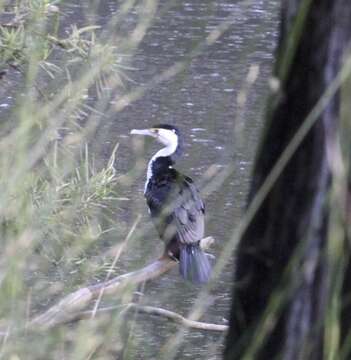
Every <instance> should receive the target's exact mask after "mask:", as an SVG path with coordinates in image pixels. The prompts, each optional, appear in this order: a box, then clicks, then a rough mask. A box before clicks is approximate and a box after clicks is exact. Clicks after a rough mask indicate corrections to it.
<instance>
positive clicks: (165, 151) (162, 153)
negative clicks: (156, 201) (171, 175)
mask: <svg viewBox="0 0 351 360" xmlns="http://www.w3.org/2000/svg"><path fill="white" fill-rule="evenodd" d="M177 146H178V140H177V139H176V140H175V141H172V142H170V143H169V144H168V145H167V146H166V147H164V148H162V149H161V150H159V151H157V153H156V154H155V155H154V156H153V157H152V158H151V160H150V161H149V164H148V165H147V173H146V182H145V186H144V194H145V193H146V188H147V184H148V183H149V180H150V179H151V177H152V175H153V173H152V165H153V162H154V161H155V160H156V159H157V158H159V157H167V156H170V155H172V154H174V153H175V151H176V150H177Z"/></svg>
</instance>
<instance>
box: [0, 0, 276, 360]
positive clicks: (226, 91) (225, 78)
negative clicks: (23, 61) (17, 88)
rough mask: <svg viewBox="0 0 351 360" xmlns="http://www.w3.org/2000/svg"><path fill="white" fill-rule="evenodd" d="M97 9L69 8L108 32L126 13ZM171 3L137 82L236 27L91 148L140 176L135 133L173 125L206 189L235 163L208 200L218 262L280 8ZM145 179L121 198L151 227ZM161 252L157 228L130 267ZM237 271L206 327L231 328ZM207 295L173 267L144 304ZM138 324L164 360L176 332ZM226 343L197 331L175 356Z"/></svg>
mask: <svg viewBox="0 0 351 360" xmlns="http://www.w3.org/2000/svg"><path fill="white" fill-rule="evenodd" d="M89 4H90V2H72V3H70V4H66V5H65V8H64V13H65V14H66V15H65V16H66V17H65V22H66V27H67V28H68V27H69V26H70V24H71V23H77V24H78V25H80V26H84V25H86V24H87V22H90V23H98V24H100V25H101V26H102V27H104V24H106V23H107V22H108V20H109V18H110V17H111V15H113V14H114V13H115V12H116V11H118V6H116V1H101V3H100V6H99V8H98V14H99V15H98V16H96V14H95V15H93V14H91V15H90V8H89ZM162 5H163V6H160V13H159V14H158V16H157V17H156V19H155V21H154V23H153V25H152V27H151V28H150V29H149V31H148V32H147V35H146V36H145V38H144V39H143V41H142V43H141V45H140V47H139V48H138V49H137V51H136V53H135V55H134V57H133V60H132V66H133V67H134V68H135V69H136V70H135V71H133V72H132V73H131V74H129V76H130V77H131V78H132V79H133V81H134V82H135V84H136V85H140V84H145V83H147V82H148V81H149V80H150V79H151V78H152V77H154V76H155V75H157V74H159V73H160V72H162V71H163V70H165V69H167V68H168V67H170V66H172V65H173V64H174V63H175V62H177V61H180V60H184V59H186V58H187V57H188V54H189V52H190V51H191V50H192V49H194V47H195V46H197V45H198V44H200V43H202V42H203V41H204V39H205V38H206V36H208V34H209V33H211V31H213V30H214V29H215V28H216V26H218V25H219V24H220V23H221V22H223V21H225V20H226V19H228V18H229V17H231V18H232V19H233V24H232V25H231V26H230V28H229V29H228V30H227V31H226V32H225V33H224V35H223V36H221V37H220V38H219V39H218V40H217V41H216V42H215V43H214V44H213V45H212V46H210V47H208V48H206V49H205V50H204V51H203V52H202V53H200V54H198V55H197V56H196V57H194V58H193V59H192V60H191V62H190V64H189V66H188V67H187V69H186V71H185V72H183V73H181V74H179V75H177V76H176V77H174V78H172V79H171V80H169V81H167V82H164V83H161V84H159V85H158V86H156V87H155V88H153V89H152V90H150V91H148V92H147V94H146V95H145V96H143V97H142V98H141V99H140V100H138V101H136V102H135V103H133V104H132V105H131V106H129V107H127V108H126V109H124V110H123V111H122V112H119V113H118V114H115V115H113V116H108V117H107V118H105V119H104V121H103V123H102V125H101V126H100V128H99V131H98V134H97V135H96V137H95V138H94V139H93V141H92V145H93V147H94V148H95V149H96V154H97V155H96V156H97V158H98V159H99V161H101V162H104V161H106V159H107V158H108V156H109V154H110V153H111V151H112V148H113V147H114V145H115V144H116V142H119V143H120V147H119V150H118V163H117V168H118V170H119V172H121V173H123V172H126V171H129V170H131V168H132V167H133V164H134V163H135V158H136V156H141V155H140V154H139V155H137V154H136V153H135V151H134V149H133V146H132V145H131V144H132V141H131V139H130V136H129V132H130V130H131V129H132V128H144V127H149V126H151V125H153V124H157V123H170V124H175V125H177V126H178V127H179V128H180V129H181V131H182V133H183V135H184V137H185V154H184V157H183V159H182V160H180V161H179V164H177V168H178V169H179V170H180V171H182V172H184V173H186V174H187V175H189V176H191V177H192V178H193V179H194V180H195V181H197V182H198V183H200V184H201V183H203V182H205V183H208V182H210V181H212V180H215V179H216V174H218V173H222V172H223V171H225V170H226V169H228V167H232V168H233V171H232V172H230V175H229V176H228V177H226V178H225V179H223V180H221V182H220V181H219V180H218V181H217V184H216V181H215V186H213V187H212V188H211V189H210V191H208V194H207V196H206V207H207V223H206V234H207V235H212V236H214V237H215V239H216V245H215V247H214V249H213V250H212V253H213V254H214V255H215V256H217V257H218V256H219V254H220V252H221V249H222V248H223V245H224V244H225V243H226V242H228V241H229V240H230V238H231V236H232V233H233V230H234V228H235V226H236V224H237V223H238V221H239V218H240V216H241V213H242V209H243V207H244V205H245V197H246V193H247V190H248V184H249V174H250V169H251V166H252V162H253V157H254V153H255V149H256V146H257V143H258V135H259V132H260V129H261V128H262V114H263V109H264V103H265V98H266V95H267V92H268V91H267V90H268V78H269V75H270V72H271V67H272V62H273V51H274V47H275V44H276V40H277V39H276V37H277V23H278V17H277V15H278V7H279V2H278V0H255V1H242V2H239V1H233V0H231V1H227V0H218V1H216V2H204V1H201V0H188V1H185V2H172V3H168V2H164V3H163V4H162ZM166 5H167V6H166ZM83 14H84V15H83ZM135 21H136V14H133V13H131V14H129V15H128V16H127V17H126V18H125V19H124V20H123V25H122V26H121V28H122V30H123V31H128V29H129V28H130V27H131V26H132V25H133V24H134V23H135ZM250 69H251V75H252V72H253V73H255V71H257V69H258V76H257V79H256V80H255V82H254V83H253V84H252V86H248V82H247V76H248V73H249V71H250ZM253 77H254V76H253ZM14 80H16V79H14ZM245 89H247V91H246V90H245ZM243 91H244V93H245V91H246V92H247V93H246V96H244V97H243V96H242V95H241V96H240V93H241V92H243ZM3 95H4V94H1V101H0V114H5V111H6V109H7V108H8V107H10V106H11V105H12V104H13V98H12V96H13V94H12V93H11V92H10V93H8V94H7V97H6V96H3ZM238 98H239V100H238ZM240 99H241V100H240ZM240 101H243V103H242V105H240ZM156 150H157V145H148V146H146V147H145V153H144V154H142V156H143V157H144V158H145V159H149V158H150V157H151V156H152V154H153V153H154V152H155V151H156ZM145 174H146V169H145ZM145 174H144V173H143V174H142V175H141V176H140V177H139V178H138V179H137V180H136V182H135V183H133V184H131V185H130V186H129V187H125V188H123V194H121V195H123V196H125V197H128V198H130V201H129V202H127V203H125V204H123V209H124V211H125V213H126V218H127V219H129V220H128V221H129V223H130V225H131V224H132V222H133V220H134V219H135V216H134V215H135V214H137V213H139V212H141V214H142V220H141V225H140V228H141V229H142V227H143V226H147V224H149V223H150V219H149V216H148V214H147V210H146V205H145V201H144V198H143V187H144V181H145ZM204 175H206V176H204ZM162 247H163V244H162V243H161V241H159V240H158V236H157V234H156V232H155V231H154V230H153V229H152V230H151V231H150V232H148V233H147V234H145V236H144V237H143V241H139V242H138V243H137V244H135V245H134V248H133V249H134V250H133V251H132V252H129V253H128V256H129V258H125V259H124V261H125V262H126V263H128V262H129V261H130V262H131V263H133V261H134V260H135V259H139V260H140V259H141V258H143V257H145V258H147V259H148V260H151V259H153V258H155V254H156V253H157V254H160V253H161V252H162ZM232 275H233V261H231V262H230V263H229V264H228V265H227V266H226V268H225V270H224V272H223V273H222V274H221V275H220V277H219V280H218V281H217V283H216V285H215V288H214V289H213V290H212V291H211V297H210V299H209V302H210V306H209V308H208V310H207V312H206V314H204V317H203V318H202V320H203V321H208V322H214V323H224V322H225V319H228V310H229V306H230V294H231V286H232ZM198 292H199V288H198V287H194V286H191V285H189V284H186V283H184V282H183V281H182V280H181V279H180V277H179V275H178V272H177V270H174V271H172V272H171V273H169V274H167V275H165V276H164V277H162V278H160V279H157V280H155V281H153V282H151V283H150V284H147V286H146V287H145V289H144V303H147V304H150V305H156V306H160V307H164V308H166V309H169V310H173V311H177V312H179V313H181V314H187V311H189V309H190V308H191V307H192V305H193V303H194V300H195V299H196V297H197V294H198ZM138 324H139V325H140V326H138V327H136V329H135V338H136V339H137V341H138V349H137V354H138V355H137V358H138V359H154V358H157V357H158V356H159V352H160V349H161V348H162V346H163V345H164V344H166V343H167V341H169V339H170V338H171V337H172V336H173V335H174V334H175V329H176V328H175V326H174V325H173V324H170V323H167V322H166V321H165V320H164V319H158V318H156V319H155V318H150V317H149V316H145V317H144V316H139V318H138ZM222 344H223V337H222V336H221V335H218V334H215V333H208V332H201V331H197V330H194V331H190V332H189V333H188V334H187V335H186V336H185V341H184V342H183V343H182V346H181V348H180V349H179V354H177V356H176V359H189V358H192V359H219V358H220V356H221V351H222V349H223V345H222Z"/></svg>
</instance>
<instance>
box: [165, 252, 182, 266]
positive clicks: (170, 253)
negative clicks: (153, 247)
mask: <svg viewBox="0 0 351 360" xmlns="http://www.w3.org/2000/svg"><path fill="white" fill-rule="evenodd" d="M167 254H168V256H169V257H170V258H171V259H172V260H174V261H175V262H177V263H178V262H179V260H178V259H177V258H176V257H175V256H174V255H173V253H172V251H168V252H167Z"/></svg>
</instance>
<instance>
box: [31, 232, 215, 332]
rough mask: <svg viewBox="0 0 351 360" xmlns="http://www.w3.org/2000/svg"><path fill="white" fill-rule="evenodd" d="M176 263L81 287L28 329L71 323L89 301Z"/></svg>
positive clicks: (158, 263) (168, 260) (163, 259)
mask: <svg viewBox="0 0 351 360" xmlns="http://www.w3.org/2000/svg"><path fill="white" fill-rule="evenodd" d="M213 242H214V240H213V238H212V237H207V238H204V239H202V240H201V243H200V245H201V247H202V248H203V249H206V248H208V247H209V246H210V245H212V244H213ZM176 265H177V263H176V262H175V261H174V260H172V259H171V258H169V257H166V256H164V257H161V258H160V259H158V260H156V261H154V262H153V263H151V264H149V265H147V266H145V267H143V268H142V269H140V270H136V271H133V272H130V273H127V274H123V275H119V276H116V277H114V278H112V279H110V280H107V281H104V282H102V283H99V284H96V285H92V286H87V287H84V288H80V289H78V290H76V291H75V292H73V293H71V294H68V295H67V296H65V297H64V298H63V299H62V300H61V301H59V302H58V303H57V304H55V305H53V306H52V307H51V308H49V309H48V310H47V311H46V312H44V313H43V314H40V315H38V316H37V317H35V318H34V319H33V320H32V321H31V322H30V324H29V327H30V328H33V329H35V328H40V329H50V328H52V327H54V326H57V325H59V324H62V323H66V322H69V321H72V320H74V319H75V318H76V317H77V315H78V313H79V312H80V311H82V310H84V309H85V308H86V307H87V306H88V305H89V304H91V302H92V301H94V300H96V299H97V298H98V297H99V294H101V292H102V291H103V294H104V295H115V294H118V293H120V292H121V291H123V290H124V289H126V287H128V286H131V285H132V286H136V285H138V284H141V283H144V282H146V281H149V280H152V279H155V278H158V277H159V276H161V275H162V274H164V273H166V272H168V271H169V270H171V269H172V268H174V267H175V266H176Z"/></svg>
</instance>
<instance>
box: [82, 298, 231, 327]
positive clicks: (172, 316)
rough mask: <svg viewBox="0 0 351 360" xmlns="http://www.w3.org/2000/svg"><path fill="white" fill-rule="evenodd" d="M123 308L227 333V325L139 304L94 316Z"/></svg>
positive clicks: (104, 310) (84, 316)
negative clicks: (194, 318)
mask: <svg viewBox="0 0 351 360" xmlns="http://www.w3.org/2000/svg"><path fill="white" fill-rule="evenodd" d="M121 308H123V312H125V311H130V310H137V311H138V312H140V313H145V314H149V315H155V316H160V317H164V318H166V319H168V320H170V321H173V322H175V323H177V324H180V325H183V326H185V327H187V328H193V329H200V330H209V331H227V330H228V325H217V324H211V323H205V322H201V321H195V320H190V319H187V318H185V317H184V316H182V315H180V314H178V313H175V312H173V311H170V310H166V309H162V308H159V307H154V306H145V305H139V304H134V303H130V304H126V305H118V306H108V307H104V308H100V309H98V310H97V312H96V315H101V314H105V313H110V312H113V311H115V310H118V309H121ZM92 313H93V311H91V310H89V311H83V312H80V313H78V314H77V317H76V319H77V320H82V319H89V318H91V317H92Z"/></svg>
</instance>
